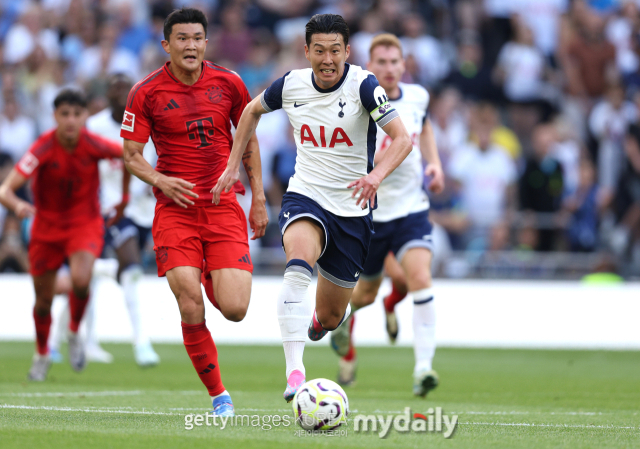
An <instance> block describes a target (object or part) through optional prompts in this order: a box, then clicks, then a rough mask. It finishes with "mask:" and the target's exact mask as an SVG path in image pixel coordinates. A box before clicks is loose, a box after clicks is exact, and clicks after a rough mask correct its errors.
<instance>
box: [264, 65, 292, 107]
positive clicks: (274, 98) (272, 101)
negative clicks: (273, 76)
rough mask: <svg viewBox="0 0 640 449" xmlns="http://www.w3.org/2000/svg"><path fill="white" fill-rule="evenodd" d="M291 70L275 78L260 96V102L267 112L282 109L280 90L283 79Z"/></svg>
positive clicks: (281, 89)
mask: <svg viewBox="0 0 640 449" xmlns="http://www.w3.org/2000/svg"><path fill="white" fill-rule="evenodd" d="M289 73H291V72H287V73H285V74H284V76H283V77H282V78H278V79H277V80H275V81H274V82H273V83H272V84H271V86H269V87H267V88H266V89H265V91H264V92H262V95H261V96H260V104H261V105H262V107H263V108H264V110H265V111H267V112H273V111H276V110H278V109H282V91H283V89H284V79H285V78H286V77H287V75H288V74H289Z"/></svg>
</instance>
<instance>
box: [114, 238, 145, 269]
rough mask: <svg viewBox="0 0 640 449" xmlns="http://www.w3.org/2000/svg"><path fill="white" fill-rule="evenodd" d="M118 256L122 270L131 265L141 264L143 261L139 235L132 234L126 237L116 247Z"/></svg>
mask: <svg viewBox="0 0 640 449" xmlns="http://www.w3.org/2000/svg"><path fill="white" fill-rule="evenodd" d="M116 256H117V257H118V263H119V264H120V271H122V270H124V269H126V268H127V267H128V266H130V265H139V264H140V263H141V261H142V258H141V256H140V247H139V246H138V236H137V235H136V236H132V237H129V238H128V239H126V240H125V241H124V242H122V243H121V244H120V246H118V247H117V248H116Z"/></svg>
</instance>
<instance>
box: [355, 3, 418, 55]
mask: <svg viewBox="0 0 640 449" xmlns="http://www.w3.org/2000/svg"><path fill="white" fill-rule="evenodd" d="M383 31H384V29H383V28H382V19H381V18H380V15H379V14H378V13H377V12H375V11H369V12H367V13H366V14H365V15H364V17H363V18H362V20H361V21H360V31H358V32H357V33H354V34H353V36H351V38H350V39H349V43H350V45H351V55H350V56H349V62H353V63H354V64H355V65H359V66H362V67H366V65H367V62H368V61H369V46H370V45H371V39H373V37H374V36H375V35H376V34H379V33H382V32H383ZM405 51H406V50H405Z"/></svg>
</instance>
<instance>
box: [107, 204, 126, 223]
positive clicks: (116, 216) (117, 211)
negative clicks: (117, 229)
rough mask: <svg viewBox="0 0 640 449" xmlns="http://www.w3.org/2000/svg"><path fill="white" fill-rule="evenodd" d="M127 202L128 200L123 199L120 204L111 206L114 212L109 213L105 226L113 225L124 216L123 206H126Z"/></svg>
mask: <svg viewBox="0 0 640 449" xmlns="http://www.w3.org/2000/svg"><path fill="white" fill-rule="evenodd" d="M128 204H129V202H128V201H123V202H121V203H120V204H118V205H117V206H116V207H114V208H113V212H115V213H111V214H110V215H111V217H109V219H108V220H107V222H106V223H105V226H106V227H107V228H110V227H111V226H113V225H114V224H116V223H117V222H119V221H120V220H122V217H124V210H125V208H126V207H127V205H128Z"/></svg>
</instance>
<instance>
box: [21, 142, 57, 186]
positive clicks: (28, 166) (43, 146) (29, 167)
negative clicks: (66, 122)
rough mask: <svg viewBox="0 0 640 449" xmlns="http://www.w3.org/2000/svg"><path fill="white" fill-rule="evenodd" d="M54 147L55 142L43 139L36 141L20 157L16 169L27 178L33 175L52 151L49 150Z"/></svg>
mask: <svg viewBox="0 0 640 449" xmlns="http://www.w3.org/2000/svg"><path fill="white" fill-rule="evenodd" d="M52 147H53V142H51V141H50V140H49V141H44V142H42V141H41V140H38V141H36V142H35V143H34V144H33V145H32V146H31V148H29V150H28V151H27V152H26V153H25V154H24V155H23V156H22V157H21V158H20V160H19V161H18V163H17V164H16V166H15V169H16V171H17V172H18V173H20V174H21V175H22V176H24V177H25V178H29V177H30V176H31V175H33V174H34V173H35V171H36V169H37V168H38V167H39V166H40V165H42V164H43V163H44V162H45V161H46V159H47V157H48V155H49V154H50V152H49V151H48V150H49V149H51V148H52Z"/></svg>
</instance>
